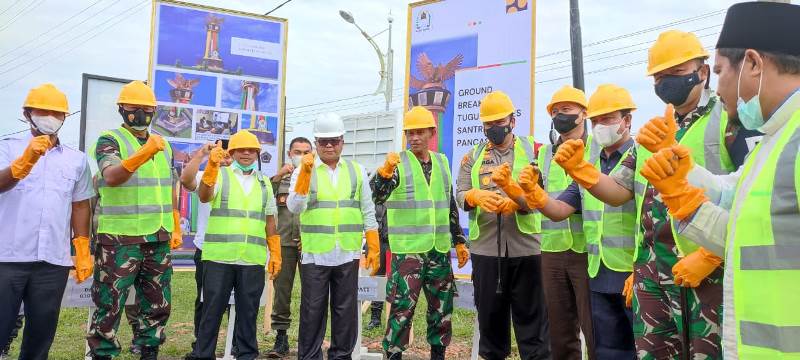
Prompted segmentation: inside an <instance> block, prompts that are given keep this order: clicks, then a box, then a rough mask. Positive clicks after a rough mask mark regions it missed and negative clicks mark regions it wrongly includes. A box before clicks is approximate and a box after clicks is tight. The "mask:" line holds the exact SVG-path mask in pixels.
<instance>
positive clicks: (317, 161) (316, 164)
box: [314, 156, 344, 171]
mask: <svg viewBox="0 0 800 360" xmlns="http://www.w3.org/2000/svg"><path fill="white" fill-rule="evenodd" d="M343 163H344V159H342V157H341V156H340V157H339V161H337V162H336V168H337V169H338V168H340V167H341V166H342V164H343ZM320 166H325V167H326V168H327V169H328V170H329V171H333V170H334V169H331V167H330V166H328V164H326V163H324V162H322V159H320V158H319V157H317V158H316V159H314V168H318V167H320Z"/></svg>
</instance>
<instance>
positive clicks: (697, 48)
mask: <svg viewBox="0 0 800 360" xmlns="http://www.w3.org/2000/svg"><path fill="white" fill-rule="evenodd" d="M701 58H702V59H706V58H708V52H707V51H706V49H705V48H703V44H701V43H700V39H698V38H697V36H695V34H693V33H690V32H683V31H679V30H667V31H664V32H662V33H661V34H660V35H658V40H656V42H655V44H653V47H651V48H650V50H649V51H648V53H647V76H650V75H653V74H655V73H657V72H659V71H663V70H666V69H669V68H671V67H673V66H676V65H680V64H683V63H685V62H687V61H689V60H692V59H701Z"/></svg>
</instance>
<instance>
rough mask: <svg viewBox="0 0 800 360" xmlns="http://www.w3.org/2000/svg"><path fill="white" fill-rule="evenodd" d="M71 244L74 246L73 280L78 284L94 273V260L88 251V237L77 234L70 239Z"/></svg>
mask: <svg viewBox="0 0 800 360" xmlns="http://www.w3.org/2000/svg"><path fill="white" fill-rule="evenodd" d="M72 245H73V246H75V257H74V258H73V262H74V263H75V282H76V283H78V284H80V283H82V282H83V281H84V280H86V279H88V278H89V277H90V276H92V274H93V273H94V261H93V260H92V254H91V253H90V251H89V238H88V237H86V236H78V237H76V238H74V239H72Z"/></svg>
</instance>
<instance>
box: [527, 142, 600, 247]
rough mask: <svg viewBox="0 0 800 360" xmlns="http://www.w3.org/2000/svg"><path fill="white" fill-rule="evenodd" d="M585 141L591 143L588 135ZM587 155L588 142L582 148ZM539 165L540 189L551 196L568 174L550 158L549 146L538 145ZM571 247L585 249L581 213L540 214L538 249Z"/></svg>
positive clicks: (569, 180) (556, 193) (562, 187)
mask: <svg viewBox="0 0 800 360" xmlns="http://www.w3.org/2000/svg"><path fill="white" fill-rule="evenodd" d="M586 142H587V143H590V144H591V143H592V136H591V135H589V136H587V139H586ZM588 157H589V146H585V147H584V149H583V158H584V159H587V158H588ZM538 163H539V166H540V167H541V169H542V177H543V181H544V191H547V195H549V196H550V198H552V199H555V198H557V197H558V196H559V195H561V193H562V192H563V191H564V190H566V189H567V187H569V184H571V183H572V181H573V180H572V178H571V177H569V175H567V173H566V172H565V171H564V169H562V168H561V166H559V165H558V164H556V162H555V160H553V146H552V145H550V144H547V145H544V146H542V147H541V148H540V149H539V158H538ZM567 250H572V251H574V252H576V253H585V252H586V238H585V237H584V235H583V217H582V216H581V215H580V214H572V215H570V216H569V217H568V218H566V219H564V220H562V221H552V220H550V219H548V218H547V217H545V218H542V251H545V252H561V251H567Z"/></svg>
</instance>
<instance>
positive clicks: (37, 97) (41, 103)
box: [22, 84, 69, 113]
mask: <svg viewBox="0 0 800 360" xmlns="http://www.w3.org/2000/svg"><path fill="white" fill-rule="evenodd" d="M22 107H23V108H33V109H41V110H52V111H58V112H63V113H68V112H69V105H68V104H67V95H65V94H64V93H63V92H61V90H58V88H56V86H55V85H53V84H42V85H39V86H37V87H35V88H33V89H31V91H28V96H27V97H26V98H25V104H24V105H22Z"/></svg>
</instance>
